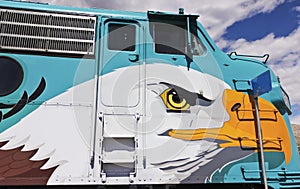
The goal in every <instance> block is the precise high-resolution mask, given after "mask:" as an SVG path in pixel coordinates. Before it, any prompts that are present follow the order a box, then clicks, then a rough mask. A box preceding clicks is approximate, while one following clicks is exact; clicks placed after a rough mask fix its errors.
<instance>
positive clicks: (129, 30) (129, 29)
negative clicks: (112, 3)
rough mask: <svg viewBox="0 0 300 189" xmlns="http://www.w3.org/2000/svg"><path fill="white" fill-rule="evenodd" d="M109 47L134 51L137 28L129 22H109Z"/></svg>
mask: <svg viewBox="0 0 300 189" xmlns="http://www.w3.org/2000/svg"><path fill="white" fill-rule="evenodd" d="M108 32H109V34H108V49H110V50H117V51H134V50H135V35H136V28H135V26H134V25H128V24H109V26H108Z"/></svg>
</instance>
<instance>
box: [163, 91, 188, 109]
mask: <svg viewBox="0 0 300 189" xmlns="http://www.w3.org/2000/svg"><path fill="white" fill-rule="evenodd" d="M160 97H161V98H162V100H163V102H164V104H165V105H166V107H167V108H168V110H171V111H185V110H188V109H189V108H190V104H189V103H188V102H187V100H186V99H185V98H184V97H183V96H182V95H180V94H179V93H178V92H177V91H176V90H175V89H174V88H169V89H167V90H165V91H164V92H163V93H162V94H161V95H160Z"/></svg>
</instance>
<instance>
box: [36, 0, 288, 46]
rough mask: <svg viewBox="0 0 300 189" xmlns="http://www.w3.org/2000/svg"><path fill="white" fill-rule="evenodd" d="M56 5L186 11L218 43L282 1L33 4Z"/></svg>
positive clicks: (123, 0)
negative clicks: (236, 26) (233, 28)
mask: <svg viewBox="0 0 300 189" xmlns="http://www.w3.org/2000/svg"><path fill="white" fill-rule="evenodd" d="M33 1H38V2H46V3H50V4H56V5H68V6H77V7H96V8H108V9H118V10H128V11H141V12H145V11H147V10H159V11H167V12H178V8H181V7H182V8H185V12H186V13H188V14H200V15H201V17H200V21H201V22H202V24H203V25H204V26H205V27H206V28H207V30H208V32H209V33H210V35H211V36H212V38H213V39H215V40H218V39H219V38H220V37H221V36H222V34H224V32H225V31H226V28H227V27H229V26H230V25H232V24H233V23H235V22H237V21H240V20H243V19H245V18H248V17H251V16H253V15H255V14H258V13H262V12H270V11H272V10H273V9H274V8H275V7H277V6H278V5H279V4H280V3H282V2H283V1H284V0H260V1H257V0H236V1H230V3H229V2H228V1H220V0H201V1H199V0H189V1H182V0H151V1H141V0H64V1H61V0H33Z"/></svg>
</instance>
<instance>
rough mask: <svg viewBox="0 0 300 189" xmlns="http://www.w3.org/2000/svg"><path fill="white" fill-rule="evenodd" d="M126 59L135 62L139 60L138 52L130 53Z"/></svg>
mask: <svg viewBox="0 0 300 189" xmlns="http://www.w3.org/2000/svg"><path fill="white" fill-rule="evenodd" d="M128 59H129V61H130V62H137V61H138V60H139V55H138V54H130V55H129V56H128Z"/></svg>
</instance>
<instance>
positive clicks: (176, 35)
mask: <svg viewBox="0 0 300 189" xmlns="http://www.w3.org/2000/svg"><path fill="white" fill-rule="evenodd" d="M153 28H154V31H153V33H154V42H155V52H157V53H163V54H187V46H188V45H187V43H188V42H187V31H186V26H185V25H171V24H166V23H156V24H155V25H154V27H153ZM192 29H193V28H192ZM194 33H197V32H196V31H195V32H192V33H191V43H192V44H191V45H192V50H193V53H194V55H202V54H203V53H204V52H205V51H206V49H205V46H204V45H203V43H202V42H201V41H200V39H199V37H198V36H197V35H195V34H194Z"/></svg>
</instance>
